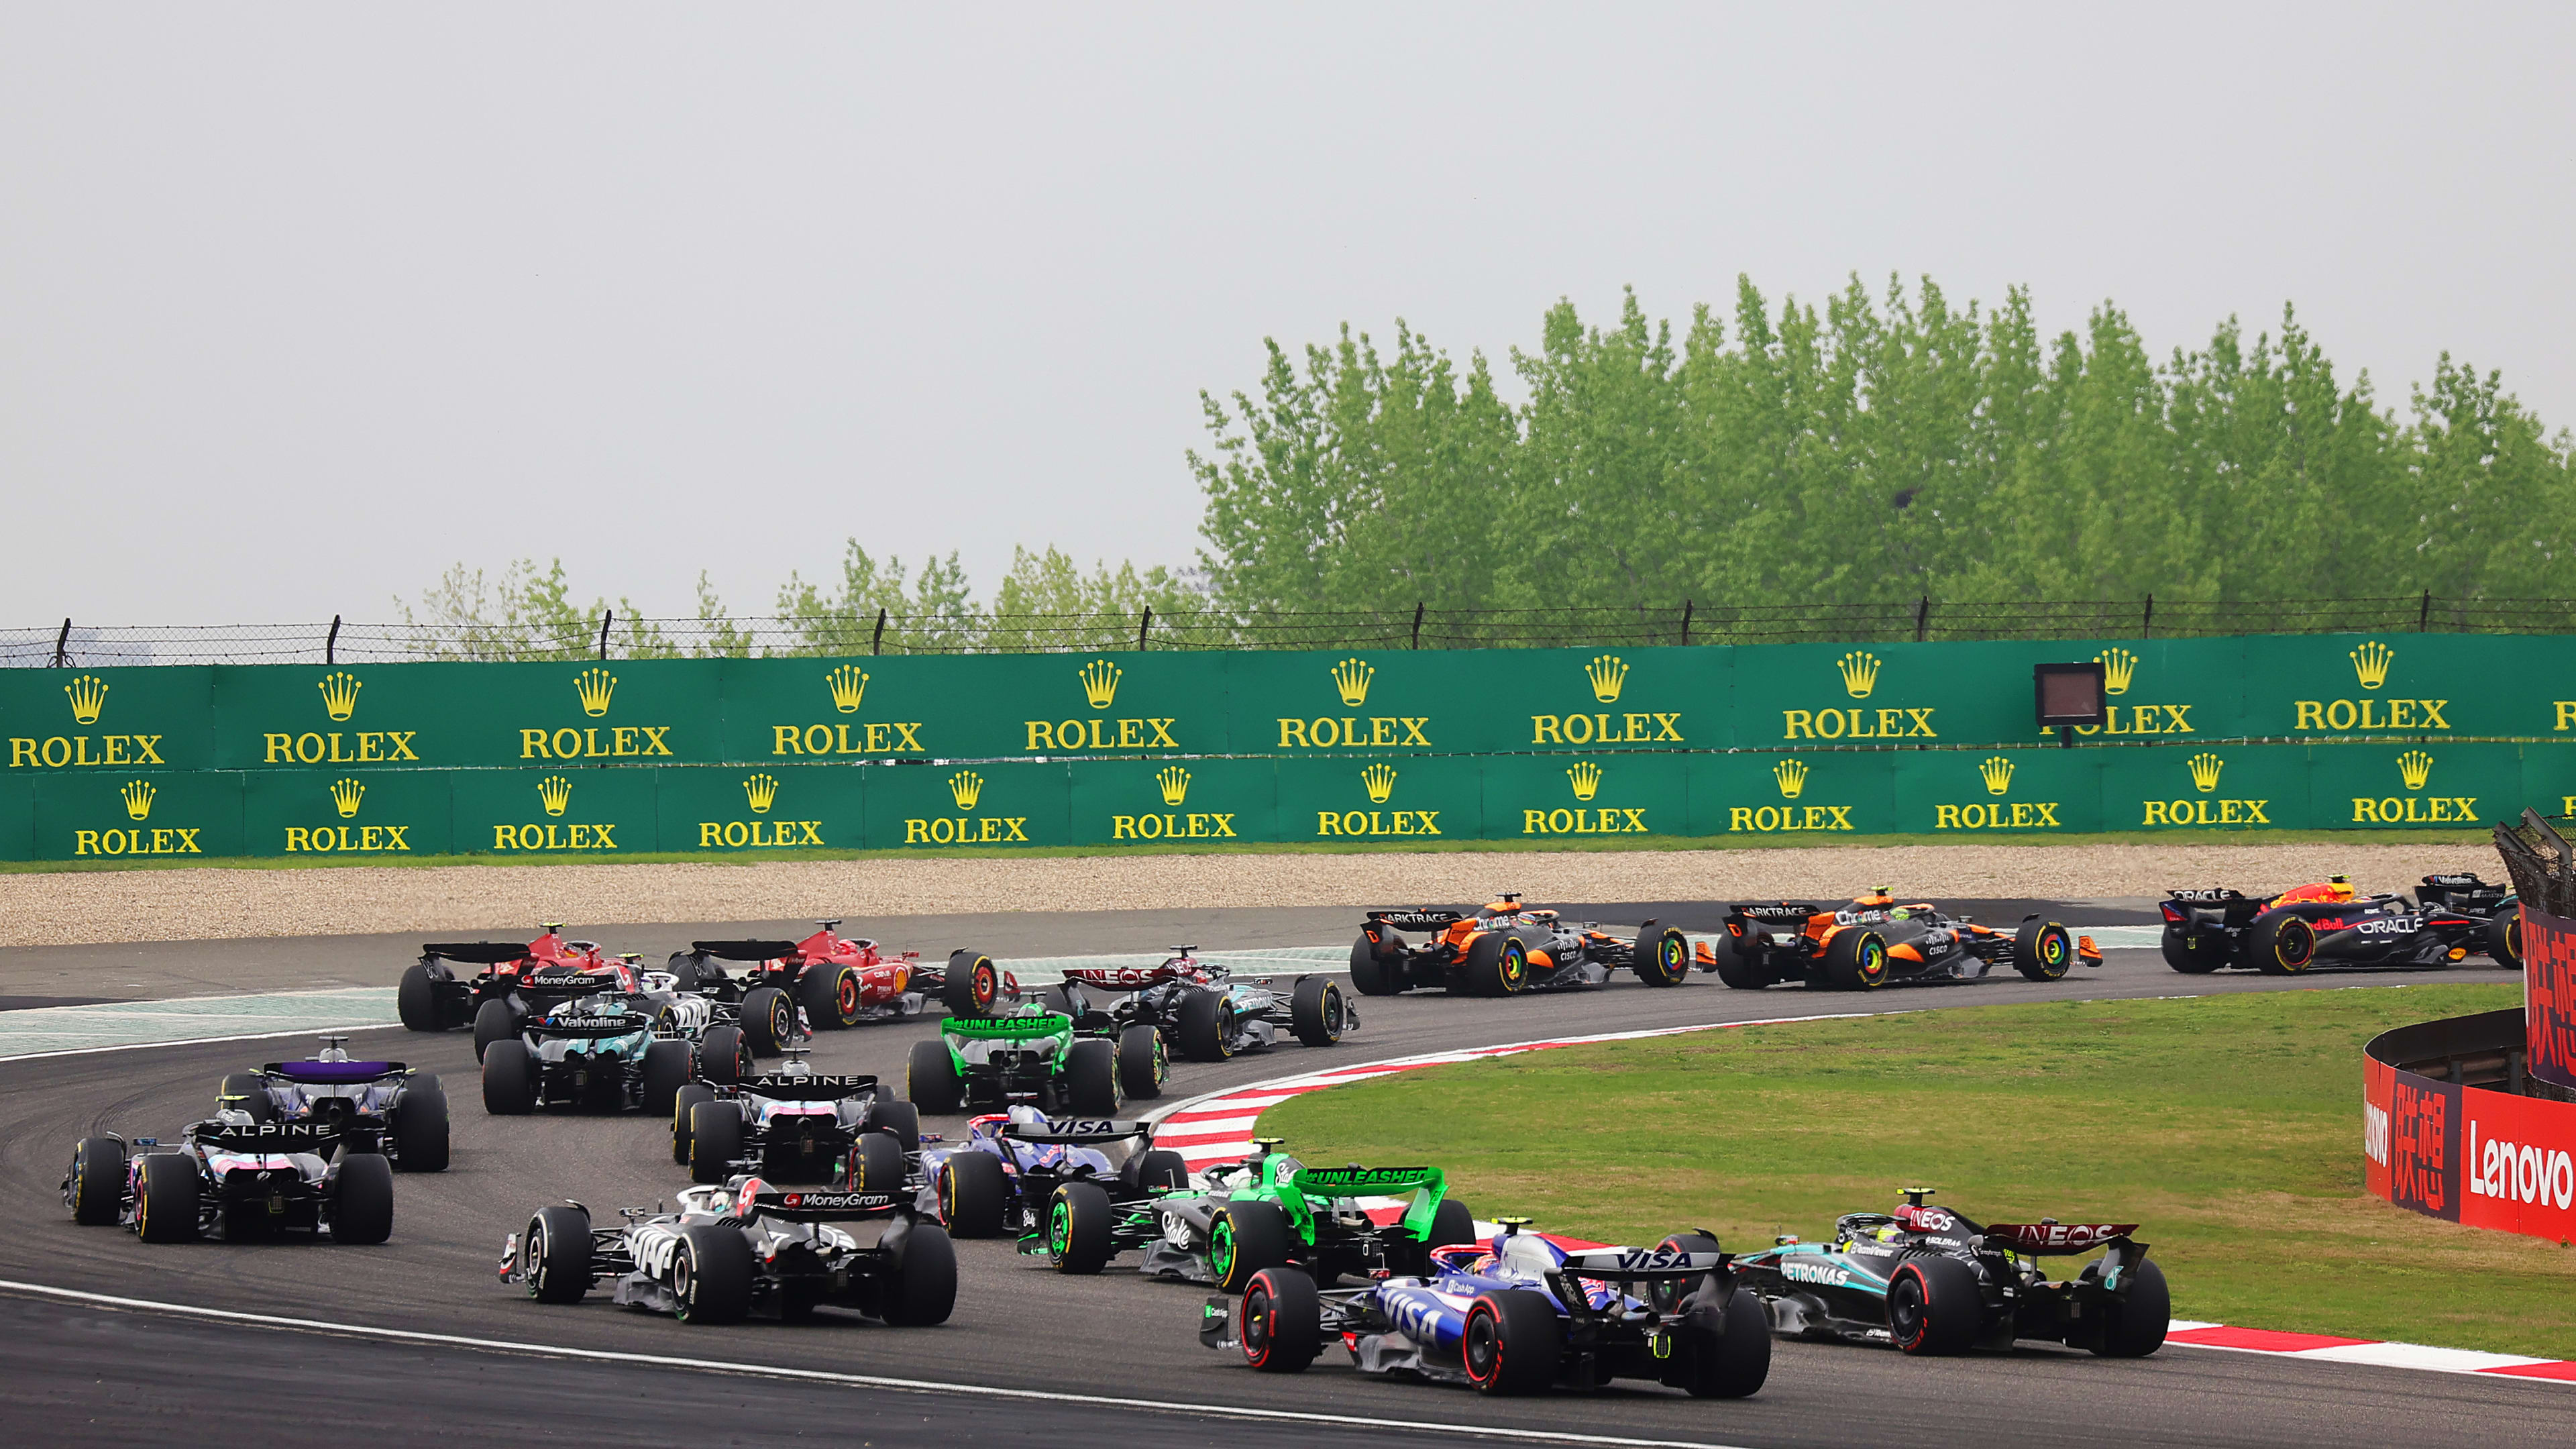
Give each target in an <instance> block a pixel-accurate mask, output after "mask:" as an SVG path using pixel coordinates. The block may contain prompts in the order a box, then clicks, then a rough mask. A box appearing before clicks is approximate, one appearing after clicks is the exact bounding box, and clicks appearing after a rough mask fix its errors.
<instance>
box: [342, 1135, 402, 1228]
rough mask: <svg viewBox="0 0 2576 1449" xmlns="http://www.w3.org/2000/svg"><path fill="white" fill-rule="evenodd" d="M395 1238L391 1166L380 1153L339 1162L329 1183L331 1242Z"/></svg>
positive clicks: (353, 1157) (392, 1169) (348, 1157)
mask: <svg viewBox="0 0 2576 1449" xmlns="http://www.w3.org/2000/svg"><path fill="white" fill-rule="evenodd" d="M393 1235H394V1165H393V1164H392V1163H390V1162H387V1161H386V1160H385V1155H384V1154H383V1153H381V1152H352V1153H350V1154H349V1155H348V1156H346V1157H343V1158H341V1159H340V1171H339V1172H338V1174H337V1175H336V1176H334V1177H333V1179H332V1182H331V1241H332V1242H335V1243H381V1242H383V1241H384V1240H385V1239H387V1238H390V1237H392V1236H393Z"/></svg>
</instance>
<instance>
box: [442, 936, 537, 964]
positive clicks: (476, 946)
mask: <svg viewBox="0 0 2576 1449" xmlns="http://www.w3.org/2000/svg"><path fill="white" fill-rule="evenodd" d="M527 956H528V947H527V944H526V943H525V942H512V941H425V942H422V943H421V948H420V959H421V960H422V961H424V962H428V961H462V962H465V963H466V964H468V965H472V966H498V965H501V964H502V963H503V962H506V961H524V960H526V959H527Z"/></svg>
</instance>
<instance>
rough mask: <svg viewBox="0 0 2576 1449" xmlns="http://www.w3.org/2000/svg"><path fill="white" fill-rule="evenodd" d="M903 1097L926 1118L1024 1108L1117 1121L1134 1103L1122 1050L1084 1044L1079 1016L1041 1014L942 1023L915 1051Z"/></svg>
mask: <svg viewBox="0 0 2576 1449" xmlns="http://www.w3.org/2000/svg"><path fill="white" fill-rule="evenodd" d="M903 1094H904V1095H905V1096H906V1097H909V1098H911V1099H912V1101H913V1103H914V1104H915V1105H917V1106H919V1107H920V1108H921V1110H923V1111H925V1112H955V1111H958V1110H960V1109H961V1108H962V1109H964V1110H967V1111H998V1110H1000V1109H1003V1108H1006V1107H1014V1106H1020V1105H1023V1104H1025V1105H1027V1106H1032V1107H1035V1108H1037V1109H1038V1110H1039V1111H1041V1112H1072V1113H1077V1114H1079V1115H1081V1116H1085V1117H1114V1116H1116V1115H1118V1109H1119V1108H1120V1107H1122V1106H1125V1105H1126V1102H1127V1094H1126V1092H1125V1090H1124V1089H1122V1088H1121V1087H1120V1085H1119V1081H1118V1048H1117V1047H1115V1046H1113V1045H1111V1044H1110V1043H1108V1042H1106V1041H1102V1040H1100V1039H1099V1038H1097V1037H1077V1036H1076V1035H1074V1031H1073V1018H1072V1017H1069V1016H1067V1015H1065V1014H1064V1013H1063V1012H1060V1011H1046V1010H1043V1009H1040V1008H1037V1007H1024V1008H1021V1009H1020V1010H1019V1011H1017V1012H1015V1013H1013V1014H1012V1015H1009V1016H995V1017H984V1018H961V1017H955V1016H952V1017H950V1018H948V1019H947V1020H946V1021H943V1022H941V1023H940V1026H939V1035H937V1036H935V1037H932V1038H930V1039H928V1040H926V1041H917V1042H914V1043H913V1044H912V1057H911V1060H910V1061H909V1062H908V1063H907V1064H906V1066H905V1071H904V1088H903Z"/></svg>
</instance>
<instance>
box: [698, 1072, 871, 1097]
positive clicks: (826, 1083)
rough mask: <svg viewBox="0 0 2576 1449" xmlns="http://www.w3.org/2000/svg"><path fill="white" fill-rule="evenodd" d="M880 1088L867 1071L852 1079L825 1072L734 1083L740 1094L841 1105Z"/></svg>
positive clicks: (761, 1078) (752, 1079)
mask: <svg viewBox="0 0 2576 1449" xmlns="http://www.w3.org/2000/svg"><path fill="white" fill-rule="evenodd" d="M876 1089H877V1079H876V1078H875V1077H873V1076H871V1075H868V1074H866V1073H864V1072H862V1073H856V1074H852V1075H849V1076H826V1075H824V1074H823V1073H821V1072H807V1073H805V1074H803V1075H801V1076H800V1075H796V1074H794V1073H778V1072H773V1073H771V1074H769V1075H767V1076H760V1077H748V1078H745V1079H744V1080H742V1081H740V1082H737V1083H735V1084H734V1090H735V1091H737V1092H740V1093H744V1094H747V1095H750V1096H755V1097H767V1098H769V1099H771V1100H772V1101H780V1102H837V1101H840V1100H842V1099H844V1098H848V1097H855V1096H857V1095H859V1094H860V1093H861V1092H874V1091H876Z"/></svg>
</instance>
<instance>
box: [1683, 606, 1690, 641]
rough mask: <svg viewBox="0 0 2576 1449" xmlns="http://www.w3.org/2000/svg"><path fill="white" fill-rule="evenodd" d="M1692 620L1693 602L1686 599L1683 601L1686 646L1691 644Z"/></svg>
mask: <svg viewBox="0 0 2576 1449" xmlns="http://www.w3.org/2000/svg"><path fill="white" fill-rule="evenodd" d="M1690 620H1691V601H1690V600H1688V599H1684V600H1682V642H1683V643H1684V644H1688V643H1689V642H1690Z"/></svg>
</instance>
